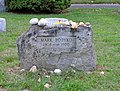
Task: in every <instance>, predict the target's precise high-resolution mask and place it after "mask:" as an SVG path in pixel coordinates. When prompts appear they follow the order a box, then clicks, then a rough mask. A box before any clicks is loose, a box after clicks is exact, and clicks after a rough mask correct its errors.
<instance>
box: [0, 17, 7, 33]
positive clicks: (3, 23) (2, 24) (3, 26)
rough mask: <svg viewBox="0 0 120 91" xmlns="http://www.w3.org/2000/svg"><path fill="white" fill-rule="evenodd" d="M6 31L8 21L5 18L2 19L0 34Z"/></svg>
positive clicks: (0, 21)
mask: <svg viewBox="0 0 120 91" xmlns="http://www.w3.org/2000/svg"><path fill="white" fill-rule="evenodd" d="M5 31H6V20H5V18H0V32H5Z"/></svg>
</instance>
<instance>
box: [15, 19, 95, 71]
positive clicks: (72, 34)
mask: <svg viewBox="0 0 120 91" xmlns="http://www.w3.org/2000/svg"><path fill="white" fill-rule="evenodd" d="M46 20H47V22H48V23H47V24H46V26H47V28H46V26H44V27H43V26H39V25H32V26H31V27H30V29H29V30H28V31H26V32H25V33H23V34H22V35H21V36H20V37H19V38H18V40H17V46H18V55H19V58H20V63H21V66H22V68H24V69H28V70H29V69H30V68H31V67H32V66H33V65H35V66H36V67H37V68H44V69H48V70H53V71H54V70H55V69H60V70H61V71H63V70H66V69H69V68H72V69H74V70H84V71H91V70H94V69H95V67H96V55H95V50H94V45H93V34H92V29H91V26H90V24H89V23H87V25H86V24H83V23H81V24H80V25H79V23H76V24H78V25H77V27H76V26H75V27H72V25H71V24H72V23H73V22H72V21H71V23H70V25H68V24H65V23H66V22H69V21H68V19H64V18H46ZM58 21H60V22H59V23H58ZM56 22H57V23H56ZM55 24H57V25H59V24H60V26H55ZM74 24H75V23H74ZM74 24H73V25H74ZM76 24H75V25H76Z"/></svg>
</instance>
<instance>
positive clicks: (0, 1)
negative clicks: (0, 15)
mask: <svg viewBox="0 0 120 91" xmlns="http://www.w3.org/2000/svg"><path fill="white" fill-rule="evenodd" d="M5 9H6V7H5V0H0V12H3V11H5Z"/></svg>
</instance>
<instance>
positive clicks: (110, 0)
mask: <svg viewBox="0 0 120 91" xmlns="http://www.w3.org/2000/svg"><path fill="white" fill-rule="evenodd" d="M71 2H72V3H80V4H92V3H94V4H100V3H111V4H112V3H114V4H116V3H119V4H120V0H71Z"/></svg>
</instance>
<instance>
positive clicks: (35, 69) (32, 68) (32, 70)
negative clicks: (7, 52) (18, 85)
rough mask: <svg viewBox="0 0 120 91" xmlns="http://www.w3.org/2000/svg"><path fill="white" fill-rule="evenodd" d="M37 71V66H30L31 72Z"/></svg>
mask: <svg viewBox="0 0 120 91" xmlns="http://www.w3.org/2000/svg"><path fill="white" fill-rule="evenodd" d="M36 71H37V67H36V66H35V65H34V66H32V67H31V68H30V71H29V72H33V73H35V72H36Z"/></svg>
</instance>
